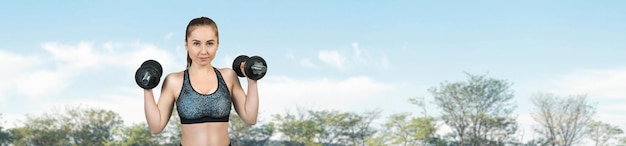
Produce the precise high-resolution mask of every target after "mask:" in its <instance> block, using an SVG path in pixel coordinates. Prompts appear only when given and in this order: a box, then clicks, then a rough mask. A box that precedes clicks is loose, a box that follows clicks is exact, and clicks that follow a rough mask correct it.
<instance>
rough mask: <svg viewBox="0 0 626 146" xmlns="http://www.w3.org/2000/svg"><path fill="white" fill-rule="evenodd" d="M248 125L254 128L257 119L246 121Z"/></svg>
mask: <svg viewBox="0 0 626 146" xmlns="http://www.w3.org/2000/svg"><path fill="white" fill-rule="evenodd" d="M244 122H245V123H246V124H247V125H249V126H253V125H255V124H256V119H252V120H246V121H244Z"/></svg>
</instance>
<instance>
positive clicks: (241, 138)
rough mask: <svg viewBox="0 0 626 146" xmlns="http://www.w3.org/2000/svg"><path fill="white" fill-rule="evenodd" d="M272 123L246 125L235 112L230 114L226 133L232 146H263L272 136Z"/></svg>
mask: <svg viewBox="0 0 626 146" xmlns="http://www.w3.org/2000/svg"><path fill="white" fill-rule="evenodd" d="M274 127H275V126H274V123H271V122H270V123H267V124H261V125H254V126H251V125H248V124H246V123H244V122H243V121H242V120H241V118H240V117H239V115H237V113H235V112H231V113H230V117H229V125H228V131H229V132H228V133H229V136H230V139H231V143H232V144H233V145H264V144H266V143H267V142H268V141H269V139H270V137H271V136H272V135H273V134H274V131H275V129H274Z"/></svg>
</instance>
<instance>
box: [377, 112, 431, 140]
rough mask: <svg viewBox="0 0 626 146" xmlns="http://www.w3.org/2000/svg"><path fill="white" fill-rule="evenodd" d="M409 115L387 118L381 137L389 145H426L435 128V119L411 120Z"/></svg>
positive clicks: (421, 118)
mask: <svg viewBox="0 0 626 146" xmlns="http://www.w3.org/2000/svg"><path fill="white" fill-rule="evenodd" d="M410 115H411V114H410V113H399V114H393V115H391V116H389V120H388V121H387V122H386V123H385V124H384V126H383V127H384V128H385V130H384V132H383V136H384V137H385V138H386V139H387V140H388V141H389V144H391V145H404V146H410V145H427V144H428V142H429V141H430V140H431V138H432V136H433V135H434V132H436V128H435V119H434V118H428V117H418V118H411V117H410Z"/></svg>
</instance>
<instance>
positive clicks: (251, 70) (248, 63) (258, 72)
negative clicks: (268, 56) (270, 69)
mask: <svg viewBox="0 0 626 146" xmlns="http://www.w3.org/2000/svg"><path fill="white" fill-rule="evenodd" d="M242 62H243V63H244V68H243V71H242V70H241V63H242ZM233 70H235V72H236V73H237V75H238V76H239V77H246V76H247V77H248V78H250V79H252V80H259V79H261V78H263V77H264V76H265V74H266V73H267V63H266V62H265V60H264V59H263V58H262V57H259V56H252V57H248V56H246V55H240V56H238V57H237V58H235V61H233ZM244 73H245V74H244Z"/></svg>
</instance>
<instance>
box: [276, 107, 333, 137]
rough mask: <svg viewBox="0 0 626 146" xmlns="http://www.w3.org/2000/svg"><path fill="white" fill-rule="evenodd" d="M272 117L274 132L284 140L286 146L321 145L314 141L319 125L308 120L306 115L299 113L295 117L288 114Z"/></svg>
mask: <svg viewBox="0 0 626 146" xmlns="http://www.w3.org/2000/svg"><path fill="white" fill-rule="evenodd" d="M273 116H274V121H275V122H276V124H275V125H276V130H277V132H280V133H281V134H282V135H283V137H284V138H286V140H287V141H288V143H287V145H321V144H319V143H317V142H315V141H314V140H315V137H316V135H317V134H318V133H319V131H320V125H317V124H316V122H315V121H313V120H310V119H309V118H308V116H307V115H306V113H304V112H299V113H298V114H297V115H296V114H291V113H289V112H288V113H285V115H280V114H276V115H273Z"/></svg>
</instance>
